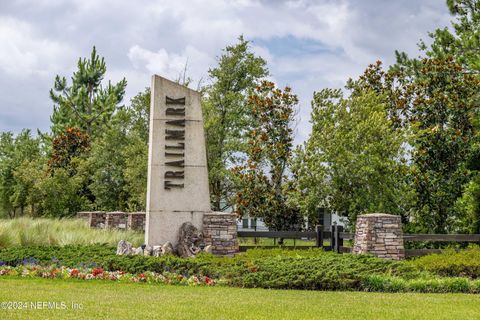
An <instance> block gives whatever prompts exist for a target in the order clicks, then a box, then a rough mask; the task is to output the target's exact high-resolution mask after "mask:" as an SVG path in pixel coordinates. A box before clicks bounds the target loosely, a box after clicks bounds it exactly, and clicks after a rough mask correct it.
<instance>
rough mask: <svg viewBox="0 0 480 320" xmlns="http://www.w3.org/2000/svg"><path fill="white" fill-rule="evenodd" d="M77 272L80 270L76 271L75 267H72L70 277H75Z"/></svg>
mask: <svg viewBox="0 0 480 320" xmlns="http://www.w3.org/2000/svg"><path fill="white" fill-rule="evenodd" d="M79 273H80V271H78V270H77V269H72V270H71V271H70V277H72V278H76V277H77V276H78V274H79Z"/></svg>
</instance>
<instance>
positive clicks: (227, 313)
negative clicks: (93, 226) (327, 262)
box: [0, 278, 480, 320]
mask: <svg viewBox="0 0 480 320" xmlns="http://www.w3.org/2000/svg"><path fill="white" fill-rule="evenodd" d="M0 301H28V302H30V301H42V302H43V301H46V302H59V303H60V302H65V303H66V305H67V307H68V308H67V309H66V310H38V309H37V310H32V309H30V310H2V309H0V319H2V320H3V319H389V320H391V319H449V320H450V319H478V318H479V317H480V295H467V294H391V293H390V294H389V293H364V292H320V291H294V290H289V291H287V290H264V289H238V288H224V287H183V286H163V285H153V284H137V283H118V282H106V281H90V282H89V281H76V280H50V279H18V278H3V279H0ZM72 303H77V304H81V305H82V306H83V309H82V310H73V309H71V304H72Z"/></svg>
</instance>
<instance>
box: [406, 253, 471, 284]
mask: <svg viewBox="0 0 480 320" xmlns="http://www.w3.org/2000/svg"><path fill="white" fill-rule="evenodd" d="M409 264H410V265H411V266H413V267H415V268H417V269H419V270H424V271H428V272H431V273H434V274H437V275H439V276H443V277H469V278H472V279H477V278H480V248H479V247H478V246H475V247H470V248H467V249H464V250H460V251H458V252H457V251H455V250H453V249H448V250H445V251H443V252H442V253H440V254H431V255H428V256H424V257H420V258H417V259H414V260H411V261H409Z"/></svg>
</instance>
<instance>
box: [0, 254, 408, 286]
mask: <svg viewBox="0 0 480 320" xmlns="http://www.w3.org/2000/svg"><path fill="white" fill-rule="evenodd" d="M0 261H1V262H3V263H5V264H7V265H11V266H15V265H18V264H22V263H37V264H44V265H48V264H52V263H54V264H58V265H63V266H66V267H70V268H73V267H82V266H89V267H92V266H98V267H102V268H103V269H105V270H109V271H116V270H122V271H125V272H129V273H141V272H145V271H153V272H159V273H161V272H164V271H170V272H176V273H179V274H183V275H186V276H188V275H191V274H198V275H205V276H209V277H212V278H216V279H219V278H222V279H225V280H226V282H227V283H228V284H229V285H232V286H239V287H261V288H283V289H317V290H318V289H321V290H340V289H341V290H354V289H361V288H362V279H364V278H365V277H366V276H368V275H371V274H381V275H387V274H391V275H397V276H403V277H407V278H408V277H410V278H412V277H415V274H416V273H417V272H416V271H415V269H414V268H412V267H410V266H407V265H405V264H404V263H402V262H393V261H387V260H381V259H377V258H373V257H370V256H358V255H350V254H343V255H338V254H336V253H332V252H324V251H322V250H318V249H312V250H302V251H301V252H299V251H288V250H249V251H248V252H247V253H246V254H241V255H237V256H235V257H234V258H227V257H226V258H220V257H214V256H212V255H208V254H204V255H200V256H198V257H196V258H194V259H184V258H179V257H175V256H164V257H143V256H117V255H115V248H113V247H109V246H106V245H92V246H65V247H21V248H10V249H4V250H1V251H0Z"/></svg>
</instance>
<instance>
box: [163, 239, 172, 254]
mask: <svg viewBox="0 0 480 320" xmlns="http://www.w3.org/2000/svg"><path fill="white" fill-rule="evenodd" d="M174 252H175V250H174V249H173V245H172V243H171V242H170V241H167V242H165V244H164V245H163V246H162V255H166V254H173V253H174Z"/></svg>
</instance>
